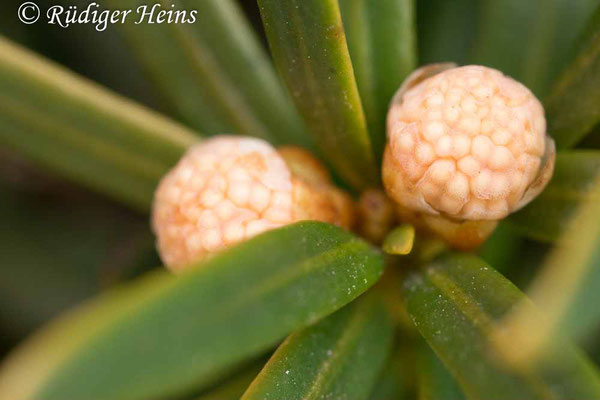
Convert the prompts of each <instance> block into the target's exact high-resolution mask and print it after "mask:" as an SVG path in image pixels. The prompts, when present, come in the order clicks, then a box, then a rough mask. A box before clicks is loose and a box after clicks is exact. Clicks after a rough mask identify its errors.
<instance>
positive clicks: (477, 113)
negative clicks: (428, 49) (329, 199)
mask: <svg viewBox="0 0 600 400" xmlns="http://www.w3.org/2000/svg"><path fill="white" fill-rule="evenodd" d="M387 134H388V143H387V146H386V149H385V156H384V164H383V181H384V184H385V187H386V190H387V193H388V195H389V196H390V197H392V199H393V200H394V201H396V203H398V204H399V206H400V207H402V208H404V209H406V210H407V211H409V212H416V213H422V214H427V215H431V216H439V217H441V218H447V219H449V220H451V221H454V222H461V221H469V220H470V221H479V220H489V221H496V220H499V219H502V218H504V217H506V216H507V215H508V214H509V213H511V212H513V211H515V210H518V209H519V208H521V207H523V206H524V205H525V204H527V203H528V202H529V201H531V200H532V199H533V198H534V197H535V196H537V195H538V194H539V193H540V192H541V191H542V189H543V188H544V186H545V185H546V184H547V183H548V181H549V180H550V178H551V176H552V171H553V167H554V142H553V141H552V139H550V138H549V137H548V135H547V134H546V120H545V117H544V109H543V107H542V105H541V104H540V102H539V101H538V100H537V99H536V97H535V96H534V95H533V94H532V93H531V91H530V90H529V89H527V88H526V87H525V86H523V85H522V84H520V83H519V82H517V81H515V80H513V79H511V78H509V77H507V76H505V75H503V74H502V73H501V72H499V71H496V70H494V69H491V68H487V67H482V66H465V67H459V68H452V67H451V66H449V65H447V64H445V65H441V66H440V65H437V66H429V67H424V68H421V69H420V70H418V71H417V72H415V73H414V74H413V75H412V76H411V77H409V79H408V80H407V82H406V83H405V84H404V85H403V86H402V88H401V89H400V90H399V92H398V93H397V94H396V96H395V98H394V100H393V103H392V105H391V108H390V110H389V113H388V121H387Z"/></svg>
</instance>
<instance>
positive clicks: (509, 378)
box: [0, 0, 600, 400]
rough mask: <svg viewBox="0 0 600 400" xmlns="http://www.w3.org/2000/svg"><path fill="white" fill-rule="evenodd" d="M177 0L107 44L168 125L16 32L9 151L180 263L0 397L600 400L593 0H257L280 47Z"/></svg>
mask: <svg viewBox="0 0 600 400" xmlns="http://www.w3.org/2000/svg"><path fill="white" fill-rule="evenodd" d="M109 3H112V4H110V5H111V6H113V7H114V8H119V9H123V8H135V7H136V6H138V5H139V4H142V3H141V2H139V1H137V0H125V1H116V0H114V1H111V2H109ZM174 3H177V5H178V7H180V8H186V9H198V14H197V22H196V23H195V24H193V25H174V24H162V25H150V24H140V25H136V24H125V25H123V26H120V27H119V28H120V33H121V34H122V35H123V37H124V38H125V39H126V40H127V42H128V43H129V44H130V47H131V49H132V54H134V56H135V58H136V60H138V62H139V63H140V65H141V66H143V69H144V70H145V71H147V73H148V74H149V75H150V76H151V77H152V82H153V83H154V88H155V90H156V92H157V93H159V94H160V95H161V96H162V97H163V98H164V99H165V101H166V103H167V104H168V106H169V109H170V110H171V113H170V115H168V116H167V115H161V114H159V113H157V112H156V111H153V110H151V109H150V108H148V107H146V106H142V105H140V104H137V103H136V102H134V101H132V100H129V99H127V98H124V97H122V96H120V95H118V94H116V93H113V92H112V91H110V90H108V89H106V88H103V87H101V86H99V85H98V84H96V83H93V82H91V81H89V80H87V79H85V78H83V77H81V76H78V75H77V74H75V73H73V72H71V71H69V70H67V69H66V68H64V67H62V66H60V65H57V64H55V63H53V62H51V61H49V60H48V59H45V58H44V57H42V56H40V55H37V54H35V53H33V52H31V51H30V50H28V49H26V48H25V47H22V46H21V45H18V44H16V43H15V42H13V41H11V40H9V39H7V38H0V143H2V144H3V146H4V147H5V148H6V149H7V151H10V152H15V153H18V154H19V155H20V156H23V157H25V158H29V159H30V160H32V161H33V162H34V163H36V164H37V165H39V166H41V167H42V168H43V169H47V170H50V171H51V172H52V173H53V174H55V175H58V176H62V177H64V178H65V179H66V180H69V181H71V182H76V183H79V184H81V185H83V186H85V187H87V188H88V189H92V190H94V191H96V192H98V193H100V194H101V195H104V196H107V197H109V198H111V199H112V200H114V201H116V202H120V203H122V204H123V205H125V206H127V207H129V208H131V209H133V210H136V212H139V213H142V214H144V215H145V216H147V220H148V223H147V224H145V225H146V226H145V227H144V232H149V231H150V229H152V230H153V231H154V233H155V234H156V236H157V239H156V240H157V247H158V253H159V254H160V256H161V258H162V260H163V262H164V264H165V266H164V267H159V268H156V269H155V270H153V271H150V272H139V273H136V272H133V273H132V275H134V276H133V278H131V279H125V277H120V278H122V279H118V280H120V282H119V283H118V284H115V285H112V286H111V288H110V289H107V290H106V291H104V292H103V293H100V294H99V295H97V296H95V297H94V298H92V299H90V300H88V301H85V302H83V304H78V305H77V307H75V308H74V309H73V310H70V311H68V312H65V313H64V315H63V316H60V317H59V318H57V319H55V320H53V321H50V322H49V323H47V324H46V325H45V326H44V327H42V328H41V329H40V330H39V331H38V332H34V333H33V334H32V335H31V336H30V337H28V338H26V339H25V340H23V342H22V343H21V344H19V345H18V346H17V347H16V348H15V349H13V350H12V351H11V352H10V353H9V355H8V356H7V357H6V359H5V360H4V361H3V362H2V365H1V367H0V399H7V400H9V399H10V400H26V399H38V400H106V399H114V400H143V399H167V398H169V399H220V400H221V399H222V400H227V399H240V398H241V399H244V400H259V399H282V400H292V399H348V400H362V399H364V400H366V399H374V400H375V399H380V400H393V399H413V398H419V399H432V400H441V399H481V400H490V399H499V400H525V399H565V400H567V399H568V400H592V399H600V371H599V369H598V368H599V367H598V364H597V362H598V361H600V357H599V356H598V354H600V351H599V350H600V342H599V341H598V329H599V328H600V307H598V302H599V301H600V197H599V196H600V174H599V173H600V150H599V149H600V147H599V145H598V143H599V142H600V141H599V140H598V137H599V136H598V133H599V132H600V130H599V127H600V4H599V3H598V1H597V0H577V1H573V0H558V1H553V2H543V1H540V2H533V1H531V2H529V1H523V0H519V1H516V0H514V1H513V0H507V1H495V0H485V1H481V2H469V1H460V2H459V1H457V2H450V1H446V0H419V1H417V2H416V4H415V2H413V0H377V1H374V0H339V1H338V0H258V9H259V11H260V16H261V19H262V23H263V28H264V33H265V35H266V39H267V42H268V46H269V50H270V52H268V51H267V49H265V48H263V46H262V43H261V42H260V39H259V36H258V35H257V33H256V32H254V31H253V28H252V26H251V24H250V23H249V22H248V20H247V19H246V17H245V15H244V13H243V12H242V10H241V8H240V7H239V4H238V3H237V2H236V1H234V0H204V1H193V0H178V1H177V2H174ZM475 3H476V4H475ZM107 6H108V4H107ZM417 9H418V13H417V12H416V11H417ZM269 54H270V56H269ZM442 62H445V63H442ZM450 63H455V64H450ZM459 65H479V66H466V67H464V66H463V67H460V66H459ZM513 78H514V79H513ZM519 82H521V83H519ZM538 99H540V100H538ZM457 110H458V111H457ZM488 116H489V118H488ZM386 121H387V122H386ZM450 127H451V128H450ZM448 130H451V131H452V133H451V134H449V133H448ZM7 218H8V217H7ZM102 218H103V217H102V216H100V215H99V216H94V215H87V216H86V220H87V219H89V221H90V225H89V226H88V227H87V229H86V230H84V231H83V233H82V234H84V235H85V234H87V233H86V232H88V231H89V232H93V231H94V230H95V226H94V223H95V222H94V221H96V222H98V221H101V220H102ZM124 225H125V224H123V226H120V225H118V226H115V227H114V228H113V229H114V230H115V235H123V234H122V233H118V234H117V232H119V231H121V230H123V231H125V232H128V231H127V230H126V229H129V228H127V227H125V226H124ZM118 237H121V236H118ZM27 239H28V238H26V240H27ZM62 245H65V246H68V245H69V243H62ZM90 257H91V255H90ZM3 268H4V269H6V270H7V271H9V272H8V276H9V277H10V276H16V275H15V274H14V273H12V272H10V268H11V266H3ZM36 268H39V269H44V268H45V266H44V265H39V266H36ZM52 273H53V271H49V274H50V275H52ZM84 273H85V271H84ZM59 278H60V277H59ZM20 282H21V285H22V286H18V285H17V284H16V283H15V284H14V285H13V286H15V288H14V289H15V291H17V292H19V291H24V292H25V293H30V292H29V291H30V286H31V285H29V284H28V281H27V277H25V278H23V279H22V280H21V281H20ZM11 284H12V283H11V282H10V280H9V282H8V283H7V285H9V286H10V285H11ZM50 284H52V279H48V281H47V282H44V283H42V284H41V286H40V287H41V288H43V287H44V286H45V285H50ZM34 287H35V286H34ZM39 290H41V291H42V292H43V290H42V289H39ZM38 298H39V299H40V300H39V304H40V307H42V305H43V304H44V303H45V302H51V299H50V298H46V299H44V298H43V297H38Z"/></svg>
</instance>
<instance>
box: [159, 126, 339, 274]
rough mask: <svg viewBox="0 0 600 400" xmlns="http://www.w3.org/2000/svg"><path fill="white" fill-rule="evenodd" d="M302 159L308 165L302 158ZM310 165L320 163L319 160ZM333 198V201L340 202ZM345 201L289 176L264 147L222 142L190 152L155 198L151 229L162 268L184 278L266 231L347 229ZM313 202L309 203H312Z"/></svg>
mask: <svg viewBox="0 0 600 400" xmlns="http://www.w3.org/2000/svg"><path fill="white" fill-rule="evenodd" d="M298 152H300V153H302V152H303V153H304V154H305V157H311V156H309V155H308V154H307V153H306V152H304V151H303V150H298ZM310 162H311V163H318V162H317V161H316V160H314V158H311V159H310ZM329 191H333V192H335V193H336V195H335V196H332V195H330V194H329ZM338 196H339V197H343V198H344V201H342V203H341V204H343V205H344V207H350V206H348V204H349V203H350V200H349V199H348V201H347V202H346V200H345V199H347V197H345V195H344V194H340V193H338V191H337V190H336V189H334V188H332V187H331V186H329V185H327V184H326V183H323V182H320V183H319V184H312V183H310V182H307V181H306V180H305V179H303V178H301V177H297V176H296V175H295V174H294V173H292V172H291V170H290V168H289V167H288V165H287V164H286V161H285V160H284V158H283V157H282V156H281V155H280V154H279V153H278V151H277V150H276V149H274V148H273V147H272V146H271V145H269V144H268V143H267V142H265V141H263V140H260V139H255V138H248V137H236V136H217V137H214V138H212V139H208V140H205V141H203V142H201V143H199V144H197V145H195V146H193V147H192V148H190V149H189V150H188V152H187V153H186V154H185V155H184V156H183V158H182V159H181V160H180V161H179V163H178V164H177V165H176V166H175V167H174V168H173V169H172V170H171V171H170V172H169V173H168V174H167V175H166V176H165V177H164V178H163V179H162V181H161V182H160V184H159V186H158V189H157V190H156V193H155V199H154V205H153V210H152V226H153V229H154V231H155V233H156V235H157V238H158V240H157V246H158V250H159V253H160V255H161V258H162V259H163V261H164V263H165V264H166V265H167V266H168V267H169V268H171V269H173V270H179V269H182V268H183V267H185V266H187V265H188V264H190V263H193V262H195V261H199V260H202V259H203V258H205V257H206V256H208V255H210V254H212V253H215V252H217V251H219V250H221V249H223V248H226V247H229V246H231V245H233V244H235V243H238V242H240V241H242V240H245V239H248V238H250V237H252V236H255V235H257V234H259V233H262V232H264V231H266V230H269V229H273V228H277V227H280V226H283V225H286V224H290V223H293V222H296V221H300V220H304V219H313V220H320V221H325V222H331V223H337V224H338V225H340V226H344V227H348V226H347V225H346V224H347V222H348V220H350V217H348V216H347V215H346V214H345V213H348V212H350V211H349V210H350V208H343V207H338ZM309 200H310V201H309Z"/></svg>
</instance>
